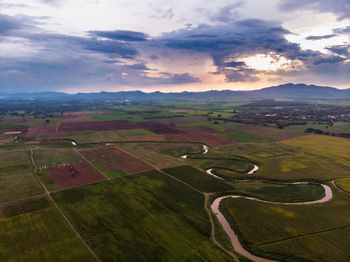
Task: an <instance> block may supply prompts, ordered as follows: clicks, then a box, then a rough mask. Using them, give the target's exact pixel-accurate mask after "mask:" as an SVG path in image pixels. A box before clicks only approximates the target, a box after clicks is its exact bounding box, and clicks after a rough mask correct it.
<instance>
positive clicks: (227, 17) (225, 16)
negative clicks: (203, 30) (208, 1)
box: [210, 1, 244, 23]
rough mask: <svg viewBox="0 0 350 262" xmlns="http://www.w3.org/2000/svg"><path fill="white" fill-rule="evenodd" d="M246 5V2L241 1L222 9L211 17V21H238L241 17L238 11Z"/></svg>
mask: <svg viewBox="0 0 350 262" xmlns="http://www.w3.org/2000/svg"><path fill="white" fill-rule="evenodd" d="M243 5H244V1H239V2H237V3H234V4H231V5H228V6H225V7H222V8H220V9H219V11H218V12H217V13H216V14H215V15H212V16H211V17H210V20H211V21H214V22H223V23H228V22H230V21H233V20H236V19H237V18H238V17H239V14H238V11H237V10H238V9H239V8H240V7H242V6H243Z"/></svg>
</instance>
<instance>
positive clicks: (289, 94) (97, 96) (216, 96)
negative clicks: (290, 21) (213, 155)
mask: <svg viewBox="0 0 350 262" xmlns="http://www.w3.org/2000/svg"><path fill="white" fill-rule="evenodd" d="M0 98H1V99H10V100H17V99H18V100H51V99H52V100H53V99H55V100H122V101H124V100H130V101H147V100H191V99H201V100H228V99H233V98H292V99H301V100H303V99H341V100H350V89H337V88H334V87H328V86H316V85H306V84H291V83H289V84H284V85H279V86H271V87H266V88H263V89H260V90H250V91H232V90H222V91H218V90H211V91H205V92H179V93H162V92H159V91H157V92H153V93H144V92H142V91H121V92H99V93H77V94H66V93H62V92H41V93H15V94H0Z"/></svg>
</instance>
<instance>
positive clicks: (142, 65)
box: [126, 63, 151, 70]
mask: <svg viewBox="0 0 350 262" xmlns="http://www.w3.org/2000/svg"><path fill="white" fill-rule="evenodd" d="M126 67H127V68H130V69H136V70H151V69H150V68H148V67H147V66H146V65H145V64H143V63H138V64H133V65H128V66H126Z"/></svg>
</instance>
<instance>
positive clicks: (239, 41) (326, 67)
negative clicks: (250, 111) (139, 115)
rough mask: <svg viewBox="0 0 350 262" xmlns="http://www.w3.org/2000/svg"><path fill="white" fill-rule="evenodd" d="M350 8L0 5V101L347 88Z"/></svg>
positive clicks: (157, 0) (160, 2)
mask: <svg viewBox="0 0 350 262" xmlns="http://www.w3.org/2000/svg"><path fill="white" fill-rule="evenodd" d="M349 37H350V1H349V0H332V1H329V0H308V1H305V0H264V1H261V0H215V1H212V0H173V1H166V0H0V93H15V92H47V91H63V92H68V93H77V92H100V91H113V92H117V91H125V90H142V91H145V92H152V91H162V92H181V91H204V90H223V89H232V90H251V89H259V88H263V87H267V86H273V85H278V84H283V83H290V82H291V83H307V84H316V85H325V86H334V87H337V88H350V53H349V48H350V39H349Z"/></svg>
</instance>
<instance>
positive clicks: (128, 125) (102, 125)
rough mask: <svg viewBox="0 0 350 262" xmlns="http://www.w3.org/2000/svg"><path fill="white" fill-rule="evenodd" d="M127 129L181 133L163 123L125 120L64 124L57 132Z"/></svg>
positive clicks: (179, 130) (157, 132)
mask: <svg viewBox="0 0 350 262" xmlns="http://www.w3.org/2000/svg"><path fill="white" fill-rule="evenodd" d="M127 129H147V130H149V131H151V132H153V133H156V134H168V133H181V132H183V131H182V130H181V129H180V128H177V127H175V126H172V125H167V124H163V123H150V122H147V123H135V122H130V121H127V120H111V121H90V122H64V123H62V124H61V125H60V126H59V128H58V131H59V132H66V131H83V130H92V131H105V130H127Z"/></svg>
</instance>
